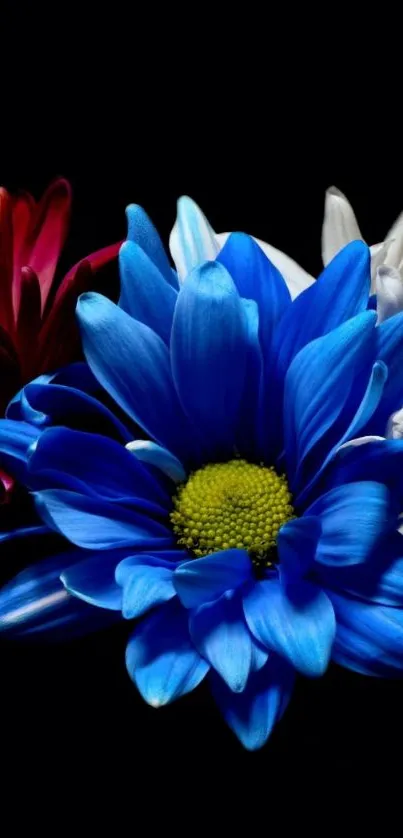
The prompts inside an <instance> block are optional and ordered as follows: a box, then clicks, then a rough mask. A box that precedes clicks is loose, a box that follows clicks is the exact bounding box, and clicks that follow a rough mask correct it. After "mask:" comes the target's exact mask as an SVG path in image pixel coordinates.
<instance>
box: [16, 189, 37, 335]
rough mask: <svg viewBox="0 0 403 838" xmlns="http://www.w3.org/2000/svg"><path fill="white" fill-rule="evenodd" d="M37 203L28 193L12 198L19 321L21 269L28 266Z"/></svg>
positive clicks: (21, 193)
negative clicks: (27, 256) (30, 237)
mask: <svg viewBox="0 0 403 838" xmlns="http://www.w3.org/2000/svg"><path fill="white" fill-rule="evenodd" d="M35 206H36V202H35V201H34V199H33V197H32V195H30V194H29V193H28V192H20V193H19V194H18V195H15V196H13V197H12V214H13V259H14V275H13V306H14V317H15V319H17V315H18V308H19V304H20V293H21V288H20V285H21V268H22V267H23V265H25V264H26V261H27V260H26V251H27V245H28V242H29V234H30V229H31V224H32V219H33V218H34V213H35Z"/></svg>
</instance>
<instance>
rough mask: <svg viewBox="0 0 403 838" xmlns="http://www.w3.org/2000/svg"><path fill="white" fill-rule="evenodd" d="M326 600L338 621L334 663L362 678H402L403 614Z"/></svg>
mask: <svg viewBox="0 0 403 838" xmlns="http://www.w3.org/2000/svg"><path fill="white" fill-rule="evenodd" d="M329 596H330V598H331V600H332V603H333V607H334V610H335V614H336V618H337V633H336V639H335V644H334V647H333V654H332V657H333V660H335V661H336V663H340V664H341V665H342V666H345V667H347V668H349V669H353V670H355V671H356V672H361V673H363V674H365V675H376V676H379V677H394V676H395V677H396V676H401V673H402V669H403V654H402V651H403V610H402V609H401V608H388V607H386V606H381V605H378V604H375V605H372V604H371V603H366V602H360V601H359V600H355V599H348V598H347V597H343V596H339V595H338V594H335V593H333V592H332V591H329Z"/></svg>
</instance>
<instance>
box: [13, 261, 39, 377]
mask: <svg viewBox="0 0 403 838" xmlns="http://www.w3.org/2000/svg"><path fill="white" fill-rule="evenodd" d="M20 290H21V298H20V306H19V311H18V320H17V343H18V354H19V357H20V364H21V369H22V376H23V380H24V381H29V379H30V378H33V377H34V375H35V372H36V358H37V352H38V348H39V332H40V329H41V289H40V286H39V282H38V277H37V276H36V274H35V273H34V272H33V270H32V268H22V270H21V280H20Z"/></svg>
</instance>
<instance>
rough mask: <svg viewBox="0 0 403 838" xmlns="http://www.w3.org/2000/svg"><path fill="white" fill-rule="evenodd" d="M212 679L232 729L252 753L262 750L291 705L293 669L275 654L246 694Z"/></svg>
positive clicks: (215, 694) (216, 697)
mask: <svg viewBox="0 0 403 838" xmlns="http://www.w3.org/2000/svg"><path fill="white" fill-rule="evenodd" d="M210 677H211V686H212V692H213V696H214V698H215V700H216V702H217V704H218V706H219V708H220V710H221V712H222V714H223V716H224V719H225V721H226V722H227V724H228V725H229V727H230V728H231V730H232V731H233V732H234V733H235V735H236V736H237V737H238V739H239V740H240V742H242V745H243V746H244V747H245V748H247V749H248V750H249V751H255V750H257V749H258V748H261V747H262V746H263V745H264V744H265V742H267V740H268V738H269V736H270V734H271V732H272V730H273V727H274V725H275V724H276V722H278V721H279V720H280V718H281V716H282V714H283V712H284V710H285V709H286V707H287V705H288V702H289V700H290V697H291V693H292V689H293V686H294V672H293V669H292V668H291V667H290V666H288V664H287V663H286V662H285V661H283V660H282V659H281V658H278V657H277V655H272V656H271V657H270V658H269V660H268V662H267V663H266V666H264V667H263V669H261V670H260V672H256V673H255V674H253V675H251V677H250V679H249V682H248V685H247V687H246V689H245V690H244V692H242V693H234V692H232V691H231V690H230V689H228V687H227V686H226V685H225V683H224V681H222V680H221V678H219V677H218V676H217V675H216V676H210Z"/></svg>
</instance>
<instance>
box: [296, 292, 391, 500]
mask: <svg viewBox="0 0 403 838" xmlns="http://www.w3.org/2000/svg"><path fill="white" fill-rule="evenodd" d="M308 290H309V289H308ZM297 299H299V298H297ZM375 321H376V315H375V313H374V312H369V311H368V312H365V313H364V314H360V315H358V316H357V317H355V318H353V319H352V320H349V321H348V322H347V323H344V324H343V325H342V326H339V328H338V329H335V330H334V331H333V332H332V333H331V334H329V335H326V336H325V337H324V338H319V339H318V340H315V341H312V343H310V344H309V345H308V346H306V347H305V348H304V349H302V350H301V352H299V354H298V355H297V357H296V358H295V359H294V361H293V362H292V364H291V367H290V369H289V371H288V373H287V377H286V381H285V395H284V430H285V452H286V460H287V474H288V476H289V479H290V481H291V485H292V488H293V491H294V492H295V493H296V492H297V490H298V488H299V487H300V485H301V481H302V480H303V475H302V473H301V472H302V467H303V465H305V463H304V461H305V460H306V458H307V456H308V454H310V453H311V452H312V450H313V448H314V447H315V446H316V445H317V444H318V443H319V442H320V441H322V439H323V438H324V437H325V435H326V446H327V451H326V453H328V451H329V450H331V448H332V447H333V445H334V443H335V442H336V441H337V440H338V439H340V436H341V433H340V430H339V427H338V425H337V420H339V418H340V417H342V419H343V422H344V423H345V426H346V427H348V425H349V424H350V421H351V416H350V412H351V411H350V409H349V403H348V400H349V398H350V391H351V389H352V388H353V386H354V384H356V379H357V376H358V375H359V373H360V372H363V371H365V369H366V367H367V366H368V363H369V361H370V359H371V356H372V345H373V339H374V330H375ZM356 386H357V385H356ZM354 412H355V411H354ZM322 459H324V457H322ZM312 469H313V473H314V474H315V472H316V470H317V469H316V461H315V462H314V464H313V466H312V467H311V471H312ZM309 476H311V472H308V474H307V475H305V482H306V481H307V480H308V478H309Z"/></svg>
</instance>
